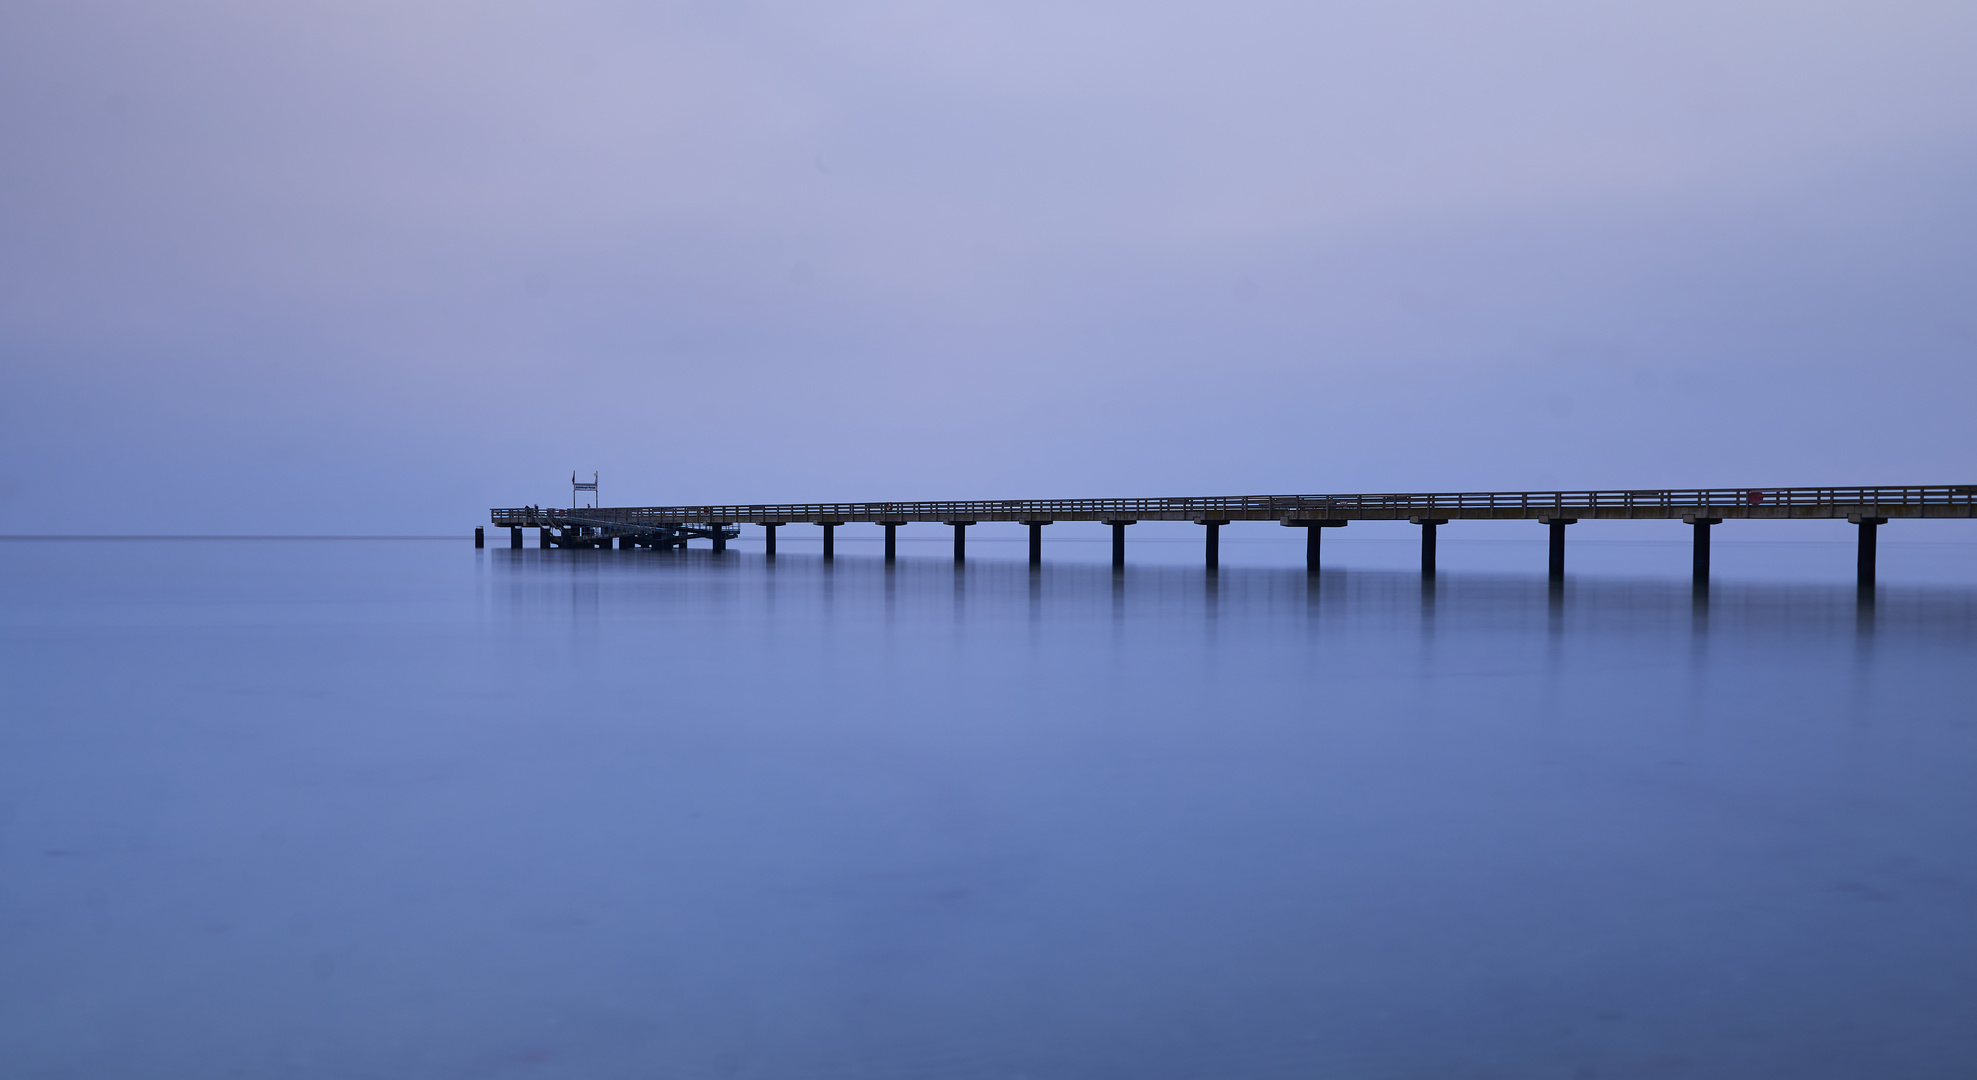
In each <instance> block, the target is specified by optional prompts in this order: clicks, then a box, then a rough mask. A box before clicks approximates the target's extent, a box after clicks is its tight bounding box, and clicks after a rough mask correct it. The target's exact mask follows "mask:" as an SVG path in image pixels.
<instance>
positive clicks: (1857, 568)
mask: <svg viewBox="0 0 1977 1080" xmlns="http://www.w3.org/2000/svg"><path fill="white" fill-rule="evenodd" d="M1847 520H1848V521H1851V522H1853V523H1854V524H1855V525H1858V526H1860V551H1859V553H1858V555H1856V556H1855V561H1854V572H1855V573H1856V574H1857V575H1858V577H1859V584H1860V587H1861V588H1863V589H1871V588H1873V587H1874V555H1875V551H1874V549H1875V547H1876V546H1877V542H1878V540H1879V537H1878V536H1877V535H1876V534H1877V533H1878V531H1879V530H1880V527H1881V526H1883V525H1886V524H1887V523H1888V519H1887V518H1884V517H1863V516H1861V515H1859V514H1849V515H1848V516H1847Z"/></svg>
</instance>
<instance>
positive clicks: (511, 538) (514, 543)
mask: <svg viewBox="0 0 1977 1080" xmlns="http://www.w3.org/2000/svg"><path fill="white" fill-rule="evenodd" d="M508 546H509V547H511V548H518V547H521V546H522V527H521V526H520V525H510V526H508Z"/></svg>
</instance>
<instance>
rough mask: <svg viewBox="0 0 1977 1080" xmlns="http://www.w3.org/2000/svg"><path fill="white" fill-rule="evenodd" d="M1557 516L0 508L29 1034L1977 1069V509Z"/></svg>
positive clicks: (784, 1069) (131, 1069) (218, 1040)
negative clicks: (169, 526)
mask: <svg viewBox="0 0 1977 1080" xmlns="http://www.w3.org/2000/svg"><path fill="white" fill-rule="evenodd" d="M791 531H792V532H794V531H795V530H791ZM845 531H846V532H847V533H849V532H850V531H851V530H848V529H847V530H845ZM1092 539H1093V540H1094V541H1096V538H1095V537H1094V538H1092ZM1327 540H1328V544H1330V540H1331V538H1329V537H1328V538H1327ZM1533 540H1534V542H1533V543H1532V544H1530V545H1528V546H1524V547H1516V548H1515V549H1514V550H1511V549H1505V551H1506V552H1507V553H1499V554H1490V552H1489V551H1484V550H1483V549H1480V548H1479V549H1475V550H1474V551H1470V552H1467V553H1465V552H1464V550H1463V549H1461V548H1459V546H1458V545H1457V544H1456V543H1454V542H1448V543H1445V546H1444V552H1443V561H1444V566H1445V567H1450V566H1452V567H1455V568H1456V569H1454V570H1453V571H1451V572H1447V573H1444V575H1443V576H1442V577H1441V579H1440V580H1439V581H1438V582H1437V583H1435V585H1434V586H1433V587H1432V588H1424V586H1423V583H1422V582H1421V580H1420V578H1419V577H1418V575H1416V574H1413V573H1411V572H1408V571H1407V570H1406V569H1405V567H1406V565H1407V563H1408V561H1409V560H1410V558H1411V553H1412V548H1411V547H1408V546H1406V545H1405V544H1403V543H1400V542H1398V541H1395V542H1393V543H1391V544H1390V545H1389V547H1388V548H1381V547H1380V546H1379V545H1380V543H1381V542H1380V541H1377V540H1376V541H1369V542H1365V543H1364V544H1362V545H1361V546H1360V547H1357V548H1355V547H1352V546H1350V545H1343V544H1331V545H1330V546H1331V550H1332V551H1333V552H1335V553H1336V558H1335V560H1334V565H1335V566H1337V567H1339V568H1338V569H1332V570H1328V571H1327V572H1326V573H1324V574H1322V575H1320V576H1319V577H1318V578H1317V579H1315V580H1313V579H1309V578H1307V577H1306V575H1305V574H1304V573H1303V572H1302V571H1301V570H1299V569H1297V568H1296V556H1295V550H1296V549H1295V547H1294V546H1293V545H1292V544H1287V543H1284V542H1281V541H1270V542H1269V543H1267V544H1266V543H1262V542H1259V545H1258V546H1252V547H1244V546H1243V545H1242V544H1240V543H1237V542H1234V541H1233V540H1232V542H1231V543H1230V544H1229V545H1228V549H1227V551H1226V554H1227V555H1228V557H1229V558H1230V561H1231V562H1232V563H1234V564H1237V565H1232V566H1230V567H1229V568H1227V569H1225V570H1224V571H1223V572H1222V573H1221V574H1220V575H1218V576H1215V577H1210V576H1208V575H1205V574H1204V573H1203V572H1202V571H1201V570H1200V569H1199V568H1197V567H1195V566H1193V565H1191V563H1192V560H1193V559H1194V558H1195V557H1197V553H1198V549H1196V548H1193V547H1183V546H1180V545H1178V544H1177V545H1176V546H1174V547H1173V548H1172V549H1171V550H1165V553H1164V554H1162V550H1164V549H1158V547H1157V545H1155V544H1152V543H1149V544H1146V545H1142V546H1139V547H1135V549H1134V554H1135V559H1136V560H1141V559H1143V558H1144V560H1148V561H1140V562H1138V563H1137V564H1136V565H1135V566H1134V567H1132V568H1130V569H1129V570H1128V571H1127V572H1126V573H1124V574H1123V575H1120V576H1115V575H1114V574H1113V573H1112V572H1111V571H1110V570H1109V569H1108V568H1106V567H1104V566H1101V565H1097V564H1096V560H1098V559H1102V558H1103V554H1104V549H1103V546H1102V544H1100V543H1097V542H1093V543H1091V544H1090V545H1089V546H1088V547H1086V548H1078V547H1076V545H1074V544H1071V543H1069V542H1066V543H1064V544H1061V545H1055V546H1053V548H1052V554H1053V560H1054V561H1053V563H1052V564H1051V565H1050V566H1048V567H1046V568H1045V569H1044V570H1042V571H1041V572H1038V573H1032V572H1031V571H1030V570H1029V569H1028V568H1027V567H1026V566H1024V565H1022V563H1021V562H1020V561H1018V560H1020V557H1021V549H1020V547H1017V546H1016V545H1014V544H1007V545H1005V546H1004V547H1001V548H998V547H996V546H995V545H994V544H993V543H986V544H980V545H977V546H976V547H975V548H974V551H975V552H978V553H980V554H981V555H982V556H984V557H982V558H978V559H977V560H976V561H974V562H972V563H970V564H969V566H968V567H967V568H966V570H965V571H962V572H957V571H956V570H955V568H954V567H953V566H952V565H951V564H950V563H948V562H947V561H945V560H944V559H943V558H942V557H941V555H942V552H943V551H944V548H943V547H942V546H941V545H940V544H939V543H926V544H923V545H922V546H921V547H918V548H915V547H912V546H910V545H909V547H908V548H907V557H906V558H905V559H903V560H902V561H901V562H900V563H898V564H897V565H896V566H895V567H894V568H892V569H890V570H888V569H887V568H886V567H885V566H884V565H883V564H882V563H880V562H878V561H877V560H876V559H875V558H874V557H873V555H874V554H875V553H876V548H875V547H874V546H871V545H869V544H866V545H865V546H862V547H861V546H860V544H864V543H865V542H864V541H860V542H859V543H857V544H853V543H849V542H847V544H846V545H845V546H844V548H842V549H841V551H842V552H843V553H842V554H841V555H840V558H839V560H838V561H837V562H836V564H835V565H828V566H827V565H826V564H824V563H822V562H821V560H820V559H819V558H818V557H817V555H816V554H815V547H814V544H806V543H803V542H798V541H797V540H796V539H794V538H792V540H791V541H789V542H788V543H786V545H785V547H784V552H785V554H784V557H783V558H782V559H781V560H780V561H778V562H777V563H774V564H770V563H767V562H765V561H764V559H763V558H762V557H761V555H760V554H759V551H756V550H748V549H745V550H738V551H731V552H729V553H727V554H726V555H725V556H721V557H716V556H715V555H713V553H711V552H708V551H705V550H695V551H692V552H689V553H686V554H684V555H681V554H679V553H670V552H645V551H634V552H560V551H538V550H534V549H528V550H523V551H510V550H508V549H507V548H505V547H500V548H491V549H489V550H486V551H478V552H477V551H474V550H472V549H470V548H469V547H467V546H466V545H465V543H463V542H461V541H457V540H453V541H444V542H435V541H409V540H408V541H9V542H5V543H0V560H4V564H3V565H0V678H4V682H3V683H0V690H3V691H4V702H5V704H4V706H0V1076H5V1077H10V1078H11V1077H23V1078H26V1077H78V1078H126V1077H129V1078H140V1077H141V1078H147V1080H158V1078H180V1077H184V1078H208V1077H254V1078H260V1077H277V1078H280V1077H295V1078H315V1077H324V1078H329V1077H349V1078H371V1077H376V1078H397V1077H404V1078H415V1077H416V1078H424V1077H435V1078H456V1077H457V1078H481V1077H498V1078H505V1077H583V1078H619V1077H624V1078H634V1077H637V1078H645V1077H741V1078H785V1077H788V1078H837V1077H846V1078H849V1077H885V1078H892V1077H898V1078H909V1077H911V1078H921V1077H928V1078H950V1077H951V1078H957V1080H959V1078H969V1080H973V1078H982V1080H1014V1078H1030V1080H1045V1078H1080V1080H1082V1078H1121V1080H1138V1078H1167V1077H1173V1078H1180V1077H1199V1078H1237V1077H1272V1078H1275V1077H1284V1078H1291V1077H1296V1078H1308V1077H1380V1078H1386V1077H1392V1078H1400V1077H1463V1078H1470V1077H1501V1078H1506V1080H1510V1078H1517V1080H1521V1078H1544V1077H1555V1078H1559V1080H1590V1078H1602V1080H1607V1078H1620V1077H1721V1078H1738V1080H1748V1078H1765V1077H1778V1078H1792V1080H1808V1078H1822V1077H1834V1078H1849V1080H1852V1078H1859V1077H1897V1076H1898V1077H1907V1078H1926V1077H1943V1078H1950V1077H1956V1078H1966V1077H1969V1076H1971V1075H1973V1074H1977V704H1973V703H1977V694H1974V693H1973V691H1977V663H1973V647H1977V588H1973V587H1972V583H1971V582H1972V575H1970V573H1969V569H1970V567H1971V566H1972V562H1971V559H1970V552H1971V551H1972V550H1973V549H1972V548H1971V547H1970V546H1968V545H1963V546H1960V547H1959V546H1955V545H1950V546H1944V547H1942V548H1941V550H1932V551H1928V552H1919V553H1918V552H1909V553H1907V554H1904V552H1903V550H1902V549H1901V548H1900V547H1899V545H1897V544H1895V543H1892V542H1890V543H1888V544H1887V547H1886V550H1885V552H1884V557H1885V558H1887V559H1888V560H1890V563H1891V567H1892V568H1891V570H1890V572H1889V574H1888V579H1890V580H1893V581H1894V582H1895V583H1894V584H1890V585H1887V586H1885V587H1884V588H1883V589H1882V590H1881V592H1880V594H1879V597H1878V600H1877V601H1876V602H1875V603H1873V604H1871V605H1863V604H1861V603H1860V602H1859V599H1858V597H1857V595H1856V593H1855V591H1854V590H1853V589H1852V588H1851V587H1850V585H1848V584H1847V583H1846V581H1845V578H1844V576H1843V574H1844V570H1845V568H1846V567H1847V562H1846V560H1847V559H1848V558H1849V557H1850V553H1849V552H1848V551H1847V550H1846V549H1845V548H1844V547H1842V546H1830V545H1829V546H1827V547H1822V546H1820V545H1809V546H1800V547H1797V548H1780V549H1779V550H1778V551H1768V552H1767V551H1763V550H1757V549H1751V550H1750V551H1745V552H1743V553H1742V554H1739V552H1738V549H1736V548H1735V547H1734V545H1730V544H1723V545H1721V546H1720V547H1719V551H1718V565H1719V567H1729V568H1730V569H1731V570H1733V571H1734V570H1736V568H1737V567H1739V566H1742V567H1745V568H1747V569H1749V570H1751V571H1753V572H1752V573H1749V574H1745V575H1743V577H1742V578H1741V579H1740V578H1739V575H1738V574H1737V573H1734V572H1733V573H1730V574H1728V579H1727V580H1721V581H1719V584H1718V587H1717V588H1716V589H1715V590H1714V592H1713V593H1712V595H1711V596H1710V598H1709V600H1708V602H1707V603H1698V602H1697V601H1696V600H1695V598H1694V597H1693V596H1692V594H1691V592H1690V590H1689V589H1688V587H1687V586H1686V584H1685V583H1683V582H1682V581H1681V580H1680V577H1679V568H1680V567H1681V566H1682V565H1683V560H1685V558H1686V549H1684V548H1681V547H1680V546H1679V545H1664V547H1665V548H1666V550H1663V549H1659V548H1658V549H1654V550H1652V551H1645V550H1635V549H1630V548H1624V547H1622V548H1614V549H1612V550H1609V551H1606V552H1604V553H1603V554H1601V553H1599V552H1596V551H1592V549H1590V548H1588V549H1585V550H1586V552H1587V553H1586V554H1584V556H1583V558H1582V556H1581V549H1579V548H1575V549H1574V552H1575V554H1574V558H1575V564H1574V565H1575V567H1580V568H1582V569H1581V571H1580V572H1579V573H1578V574H1577V575H1576V576H1575V577H1574V578H1573V579H1572V580H1571V581H1570V582H1569V583H1568V584H1567V585H1566V586H1565V587H1564V588H1563V589H1562V590H1553V589H1550V588H1548V587H1547V584H1546V582H1545V581H1544V580H1543V578H1542V577H1541V576H1534V575H1532V574H1530V573H1529V572H1527V571H1528V570H1532V569H1537V568H1538V567H1539V566H1540V565H1541V558H1542V555H1541V549H1540V548H1539V547H1538V546H1537V544H1536V542H1535V537H1534V538H1533ZM1890 540H1892V537H1891V538H1890ZM1490 550H1491V551H1494V550H1495V549H1490ZM1479 552H1480V554H1479ZM1492 559H1494V560H1497V561H1498V562H1500V563H1501V564H1502V565H1501V567H1500V568H1499V569H1498V570H1497V571H1494V572H1488V571H1485V570H1480V569H1474V567H1476V566H1480V565H1482V564H1485V563H1488V562H1489V561H1490V560H1492ZM1740 560H1741V561H1740ZM1794 560H1797V561H1794ZM1904 560H1907V561H1904ZM1918 560H1919V562H1918ZM1829 564H1831V565H1829ZM1916 565H1924V566H1926V567H1935V568H1937V570H1941V571H1942V573H1938V574H1936V575H1935V576H1937V577H1940V578H1943V582H1942V583H1939V584H1929V583H1927V580H1926V579H1929V578H1930V577H1931V573H1934V571H1931V572H1913V568H1914V567H1915V566H1916ZM1463 566H1469V567H1471V569H1466V570H1465V569H1461V567H1463ZM1382 567H1385V568H1384V569H1383V568H1382ZM1793 567H1801V568H1812V569H1809V570H1806V571H1805V572H1804V573H1798V572H1797V571H1794V570H1793V569H1792V568H1793ZM1902 567H1908V568H1909V571H1910V572H1908V574H1907V577H1906V578H1904V577H1903V573H1904V571H1902V569H1901V568H1902ZM1781 568H1782V569H1781ZM1945 568H1946V569H1945ZM1758 571H1762V572H1761V573H1760V572H1758ZM1795 573H1797V574H1798V577H1799V578H1800V579H1802V580H1796V581H1795V580H1793V578H1794V574H1795ZM1822 575H1823V577H1822ZM1958 575H1963V576H1962V577H1961V578H1959V577H1958ZM1762 577H1768V578H1770V579H1773V580H1758V578H1762ZM1917 579H1922V580H1917ZM1904 582H1906V583H1904Z"/></svg>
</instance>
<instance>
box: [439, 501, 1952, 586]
mask: <svg viewBox="0 0 1977 1080" xmlns="http://www.w3.org/2000/svg"><path fill="white" fill-rule="evenodd" d="M490 516H491V521H492V523H493V524H494V525H495V526H496V527H497V528H504V527H505V528H507V529H509V530H510V532H509V542H510V545H511V546H513V547H520V546H522V530H523V529H530V528H532V529H537V530H540V532H539V534H538V543H539V544H540V545H541V546H543V547H550V546H558V547H600V546H605V547H608V546H611V545H612V543H613V542H614V541H615V542H616V543H617V545H618V546H620V547H635V546H651V547H672V546H675V545H679V544H684V543H685V542H686V541H687V540H688V539H696V538H697V539H707V540H710V541H712V543H713V544H714V546H715V548H716V549H717V550H719V549H721V548H724V547H725V546H726V541H728V540H731V539H734V538H736V537H737V536H738V535H739V533H738V531H737V530H736V529H735V528H734V527H735V526H737V525H744V524H745V525H759V526H762V527H763V528H764V530H765V531H766V536H765V541H766V550H767V553H768V554H769V555H771V556H773V555H774V554H775V550H776V530H777V529H778V528H780V527H781V526H784V525H791V524H812V525H819V526H822V527H823V530H824V557H825V558H831V557H833V555H834V554H835V550H834V549H835V544H834V530H835V529H836V527H837V526H839V525H845V524H851V523H854V522H856V523H864V524H872V525H878V526H881V527H882V528H884V529H885V554H886V558H888V559H890V558H893V557H894V554H895V544H894V531H895V530H896V529H898V528H899V527H900V526H902V525H908V524H913V523H938V524H941V525H946V526H949V527H951V528H952V529H953V530H954V555H955V558H956V560H960V559H963V558H965V553H966V550H967V548H966V544H967V539H966V536H967V527H968V526H970V525H975V524H979V523H981V522H986V521H1001V522H1016V523H1019V524H1022V525H1026V526H1028V527H1029V530H1030V561H1031V562H1032V563H1038V562H1041V561H1042V558H1043V526H1045V525H1050V524H1053V523H1056V522H1059V521H1098V522H1104V523H1105V524H1107V525H1109V526H1111V527H1112V561H1113V564H1114V565H1115V566H1123V565H1124V564H1125V559H1126V554H1125V552H1126V526H1128V525H1133V524H1137V523H1139V522H1141V521H1191V522H1194V523H1196V524H1198V525H1202V526H1205V527H1206V529H1207V533H1206V557H1207V565H1208V566H1209V567H1210V568H1211V569H1212V568H1214V567H1215V566H1216V564H1217V562H1218V555H1219V533H1220V528H1221V526H1223V525H1227V524H1229V523H1231V522H1235V521H1274V522H1277V523H1278V524H1280V525H1284V526H1288V527H1292V528H1303V529H1307V530H1309V531H1308V534H1307V540H1306V544H1305V560H1306V566H1307V568H1308V569H1310V570H1313V571H1315V570H1317V568H1318V564H1319V554H1320V543H1319V539H1320V537H1321V536H1322V530H1323V529H1325V528H1334V527H1341V526H1344V525H1347V524H1349V523H1351V522H1354V521H1408V522H1412V523H1414V524H1416V525H1419V526H1421V527H1422V531H1421V569H1422V572H1423V573H1427V574H1432V573H1434V572H1435V529H1436V527H1437V526H1439V525H1445V524H1448V523H1449V522H1451V521H1534V522H1538V523H1540V524H1543V525H1545V526H1547V527H1548V528H1549V529H1550V531H1551V552H1550V570H1551V574H1552V576H1553V577H1555V578H1556V577H1562V576H1563V574H1564V572H1565V528H1566V526H1568V525H1572V524H1576V523H1577V522H1579V521H1581V520H1584V519H1589V518H1598V519H1630V520H1631V519H1657V520H1668V519H1679V520H1681V521H1683V522H1686V523H1688V524H1690V525H1692V526H1694V527H1695V529H1694V547H1695V556H1694V568H1695V577H1696V580H1697V582H1698V583H1702V582H1705V581H1707V580H1708V576H1709V535H1710V532H1709V530H1710V526H1712V525H1717V524H1721V523H1722V522H1724V521H1730V520H1737V519H1774V520H1783V519H1790V520H1845V521H1850V522H1852V523H1854V524H1856V525H1858V526H1860V534H1859V557H1858V572H1859V578H1860V582H1861V584H1863V585H1871V584H1872V583H1873V581H1874V562H1875V558H1874V556H1875V537H1876V527H1877V526H1880V525H1883V524H1886V523H1887V522H1889V521H1892V520H1896V519H1902V518H1969V517H1977V484H1963V485H1932V486H1920V487H1790V488H1686V489H1685V488H1671V489H1665V490H1615V491H1485V492H1426V493H1423V492H1416V493H1395V494H1354V495H1233V496H1221V495H1210V496H1182V497H1175V498H1154V499H1000V500H987V501H982V500H975V501H957V502H861V503H779V504H777V503H753V504H735V505H721V506H631V507H596V508H585V509H582V510H571V511H565V510H556V509H544V508H541V507H532V506H525V507H516V508H509V509H496V510H493V511H491V515H490ZM476 533H477V535H478V533H479V530H476Z"/></svg>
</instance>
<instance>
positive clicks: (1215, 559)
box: [1195, 518, 1228, 573]
mask: <svg viewBox="0 0 1977 1080" xmlns="http://www.w3.org/2000/svg"><path fill="white" fill-rule="evenodd" d="M1195 524H1196V525H1199V526H1201V527H1202V528H1204V529H1207V530H1208V536H1207V543H1205V544H1204V545H1203V547H1204V548H1205V549H1206V550H1205V551H1204V552H1203V553H1202V554H1203V557H1204V559H1205V562H1204V563H1203V565H1204V566H1206V567H1207V569H1208V571H1209V572H1210V573H1214V572H1215V571H1217V570H1220V569H1221V568H1222V526H1224V525H1227V524H1228V521H1227V520H1225V519H1217V518H1205V519H1203V520H1201V521H1197V522H1195Z"/></svg>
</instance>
